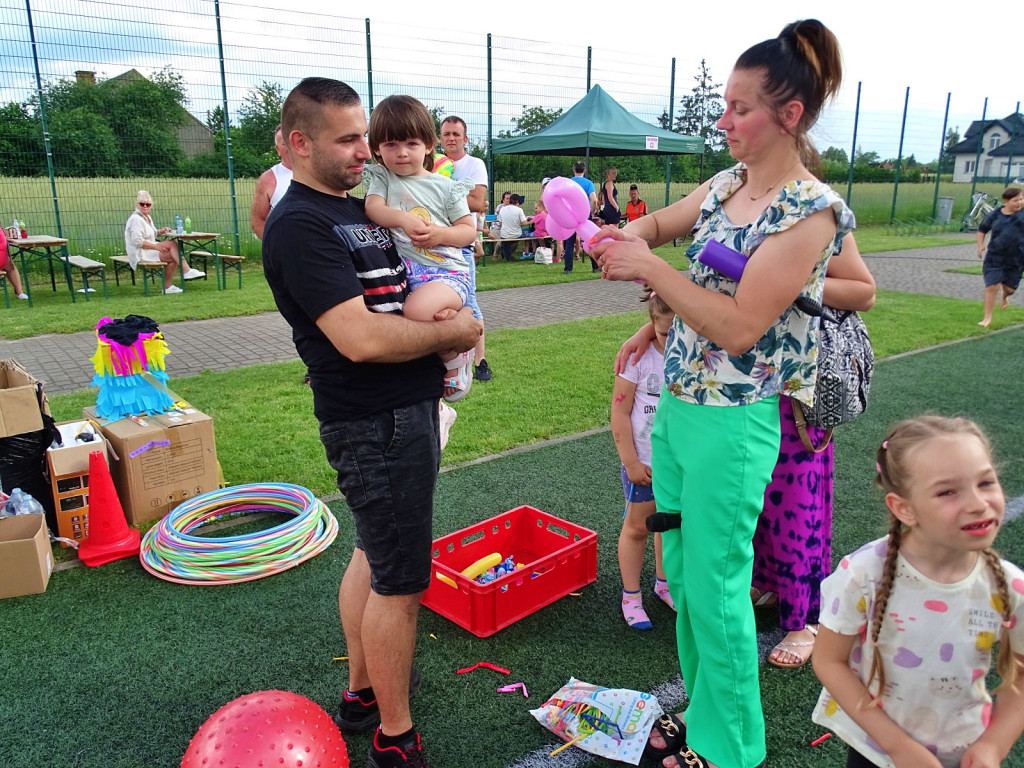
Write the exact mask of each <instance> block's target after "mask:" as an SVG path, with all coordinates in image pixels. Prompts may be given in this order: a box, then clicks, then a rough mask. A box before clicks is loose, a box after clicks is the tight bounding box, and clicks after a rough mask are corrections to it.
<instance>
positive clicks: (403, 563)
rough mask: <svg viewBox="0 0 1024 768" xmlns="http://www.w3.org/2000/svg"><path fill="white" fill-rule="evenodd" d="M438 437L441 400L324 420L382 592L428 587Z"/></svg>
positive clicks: (360, 540)
mask: <svg viewBox="0 0 1024 768" xmlns="http://www.w3.org/2000/svg"><path fill="white" fill-rule="evenodd" d="M438 434H439V432H438V411H437V400H424V401H422V402H420V403H416V404H414V405H410V406H406V407H404V408H396V409H395V410H392V411H382V412H380V413H376V414H374V415H372V416H367V417H365V418H362V419H354V420H352V421H337V422H330V423H326V424H321V425H320V441H321V442H322V443H323V444H324V449H325V450H326V452H327V461H328V463H329V464H330V465H331V467H332V468H333V469H334V470H335V471H336V472H337V473H338V490H339V491H341V493H342V494H343V495H344V497H345V501H346V502H347V503H348V506H349V508H350V509H351V510H352V518H353V520H354V521H355V539H356V548H357V549H361V550H362V551H363V553H364V554H365V555H366V561H367V562H368V563H369V566H370V588H371V589H372V590H373V591H374V592H376V593H377V594H378V595H412V594H416V593H417V592H422V591H423V590H425V589H426V588H427V587H428V586H429V585H430V549H431V545H432V544H433V529H432V523H433V514H434V486H435V484H436V482H437V473H438V470H439V469H440V466H441V446H440V441H439V437H438Z"/></svg>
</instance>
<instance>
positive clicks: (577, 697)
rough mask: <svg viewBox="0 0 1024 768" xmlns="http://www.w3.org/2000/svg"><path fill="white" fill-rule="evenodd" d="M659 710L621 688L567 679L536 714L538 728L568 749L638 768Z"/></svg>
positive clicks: (646, 697)
mask: <svg viewBox="0 0 1024 768" xmlns="http://www.w3.org/2000/svg"><path fill="white" fill-rule="evenodd" d="M662 712H663V710H662V708H661V705H659V704H658V699H657V697H655V696H653V695H652V694H650V693H641V692H639V691H630V690H627V689H625V688H602V687H601V686H599V685H591V684H590V683H584V682H583V681H582V680H577V679H576V678H574V677H570V678H569V682H568V683H566V684H565V685H563V686H562V687H561V688H559V689H558V691H556V692H555V694H554V695H553V696H552V697H551V698H549V699H548V700H547V701H546V702H544V704H542V705H541V706H540V707H538V708H537V709H531V710H530V714H531V715H533V716H534V717H535V718H536V719H537V722H539V723H540V724H541V725H543V726H544V727H545V728H547V729H548V730H549V731H552V732H553V733H555V734H556V735H557V736H558V737H559V738H561V739H563V740H564V741H566V742H574V743H573V746H575V747H579V748H580V749H582V750H585V751H587V752H590V753H591V754H594V755H600V756H601V757H606V758H608V759H609V760H619V761H621V762H623V763H629V764H630V765H638V764H639V763H640V757H641V756H642V755H643V751H644V745H645V744H647V737H648V736H649V735H650V733H651V728H653V727H654V722H655V721H656V720H657V719H658V718H659V717H660V716H661V714H662Z"/></svg>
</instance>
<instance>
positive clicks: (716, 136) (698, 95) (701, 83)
mask: <svg viewBox="0 0 1024 768" xmlns="http://www.w3.org/2000/svg"><path fill="white" fill-rule="evenodd" d="M693 79H694V82H695V85H694V86H693V88H692V89H691V91H690V93H689V95H687V96H683V97H682V98H681V99H680V100H679V105H680V110H679V113H678V114H677V115H676V117H675V121H674V122H673V125H672V126H671V128H669V117H668V110H665V111H663V112H662V113H661V115H660V116H659V117H658V124H659V125H660V126H661V127H662V128H664V129H666V130H672V131H675V132H676V133H681V134H683V135H686V136H700V137H701V138H702V139H703V140H704V154H703V155H684V156H683V157H678V158H676V159H675V160H673V162H672V180H673V181H703V180H704V179H706V178H708V176H710V175H711V174H712V173H715V172H717V171H720V170H722V169H723V168H728V167H729V166H730V165H732V164H733V162H735V161H734V160H733V158H732V156H731V155H730V154H729V151H728V149H727V146H726V143H725V131H722V130H721V129H719V128H718V127H717V124H718V121H719V120H720V119H721V118H722V113H723V112H724V111H725V101H724V99H723V98H722V94H721V93H720V92H719V90H718V89H719V88H721V87H722V84H721V83H716V82H714V78H713V77H712V76H711V71H710V70H709V69H708V65H707V61H706V60H705V59H701V62H700V67H699V68H698V70H697V74H696V75H694V77H693Z"/></svg>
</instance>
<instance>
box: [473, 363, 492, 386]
mask: <svg viewBox="0 0 1024 768" xmlns="http://www.w3.org/2000/svg"><path fill="white" fill-rule="evenodd" d="M473 378H474V379H476V380H477V381H490V380H491V366H489V365H488V364H487V360H486V359H484V358H481V360H480V365H478V366H475V367H474V368H473Z"/></svg>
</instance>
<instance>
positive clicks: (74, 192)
mask: <svg viewBox="0 0 1024 768" xmlns="http://www.w3.org/2000/svg"><path fill="white" fill-rule="evenodd" d="M628 184H629V182H628V181H627V180H625V179H623V181H622V186H623V187H624V188H625V190H628V188H629V187H628ZM638 186H639V187H640V192H641V197H643V198H644V199H645V200H646V201H647V204H648V206H649V208H650V209H651V210H652V211H654V210H657V209H659V208H661V207H663V205H664V201H665V185H664V183H661V184H657V183H644V184H640V185H638ZM695 186H696V185H695V184H681V183H674V184H672V185H671V189H670V193H669V200H670V201H673V202H674V201H675V200H678V199H679V197H680V196H681V195H683V194H684V193H688V192H690V191H692V190H693V188H694V187H695ZM255 187H256V181H255V179H236V180H235V184H234V191H233V193H232V189H231V186H230V184H229V182H228V180H227V179H169V178H126V179H84V178H58V179H56V194H57V198H58V199H59V201H60V222H61V231H62V232H63V237H66V238H67V239H68V240H69V243H68V248H69V250H70V252H71V253H73V254H79V255H82V256H89V257H91V258H96V257H97V256H101V257H109V256H113V255H115V254H118V253H123V252H124V222H125V219H127V218H128V215H129V214H130V213H131V212H132V210H133V209H134V207H135V194H136V192H137V191H138V190H140V189H145V190H148V191H149V192H150V194H152V196H153V201H154V207H153V220H154V221H155V222H156V223H157V225H158V226H171V225H173V224H174V216H175V214H180V215H181V217H182V218H184V217H185V216H189V217H190V218H191V219H192V227H193V229H195V230H196V231H197V232H199V231H206V232H220V233H222V237H221V239H220V241H219V244H218V245H219V247H220V249H221V251H222V252H223V253H235V252H236V244H235V238H234V235H233V234H232V233H234V232H235V231H236V227H235V220H234V216H233V215H232V209H231V199H232V194H234V198H235V201H236V206H235V207H236V211H237V218H238V227H237V231H238V235H239V237H238V245H237V247H238V251H237V252H239V253H241V254H242V255H244V256H249V257H256V256H258V255H259V241H258V240H256V238H255V236H254V235H253V234H252V230H251V229H250V228H249V210H250V208H251V207H252V200H253V194H254V191H255ZM495 187H496V190H498V191H497V192H496V194H500V193H501V191H504V190H506V189H509V190H514V191H516V192H518V193H521V194H523V195H524V196H525V197H526V202H525V203H524V210H526V211H527V212H528V213H532V211H533V203H534V201H535V200H536V199H537V197H538V196H539V195H540V182H539V180H533V181H521V182H510V181H501V182H495ZM4 188H9V189H10V190H11V193H10V194H5V195H4V203H3V205H2V206H0V225H7V224H9V223H10V222H11V220H12V219H13V218H15V217H17V218H18V219H22V220H24V221H25V223H26V225H27V227H28V230H29V233H30V234H36V235H42V234H46V235H56V234H58V232H57V222H56V217H55V215H54V210H53V193H52V192H51V189H50V182H49V180H48V179H46V178H37V177H30V178H12V179H3V181H2V183H0V189H4ZM835 189H836V191H837V192H839V194H841V195H844V196H845V194H846V185H845V184H837V185H835ZM15 191H16V192H15ZM978 191H982V192H989V193H990V194H994V195H996V196H998V195H999V193H1000V192H1002V187H1001V186H999V185H994V184H987V185H985V184H982V185H978ZM354 192H355V194H358V195H361V194H362V189H361V187H357V188H356V189H355V190H354ZM970 192H971V186H970V185H969V184H953V183H951V182H943V183H942V184H941V185H940V189H939V196H940V197H952V198H954V200H955V203H954V205H953V220H954V221H959V220H960V218H961V217H962V216H963V214H964V212H965V211H966V210H967V206H968V203H969V200H970ZM621 194H622V195H623V199H625V191H624V190H623V191H622V192H621ZM934 195H935V187H934V185H933V184H901V185H900V187H899V199H898V202H897V207H896V218H898V219H926V218H929V217H930V216H931V211H932V200H933V198H934ZM892 196H893V185H891V184H854V185H853V191H852V194H851V198H852V201H853V205H852V207H853V210H854V212H855V213H856V214H857V220H858V223H859V224H861V225H862V226H863V225H868V224H874V225H882V224H884V223H885V222H887V221H888V220H889V218H890V215H889V213H890V209H891V206H892Z"/></svg>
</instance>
